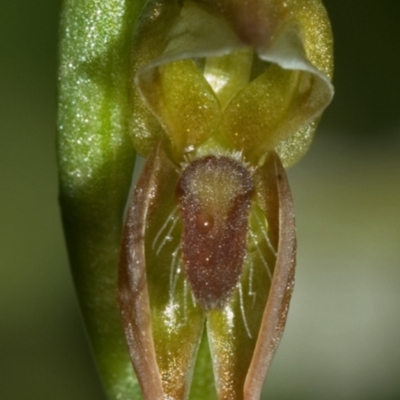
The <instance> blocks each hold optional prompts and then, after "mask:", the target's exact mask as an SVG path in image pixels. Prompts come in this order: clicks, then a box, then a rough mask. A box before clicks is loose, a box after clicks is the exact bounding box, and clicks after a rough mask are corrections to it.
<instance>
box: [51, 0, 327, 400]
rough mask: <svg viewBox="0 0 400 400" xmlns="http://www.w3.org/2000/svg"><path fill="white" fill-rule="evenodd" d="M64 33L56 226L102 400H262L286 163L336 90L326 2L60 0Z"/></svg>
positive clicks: (285, 247)
mask: <svg viewBox="0 0 400 400" xmlns="http://www.w3.org/2000/svg"><path fill="white" fill-rule="evenodd" d="M62 32H63V36H62V45H61V71H60V78H61V79H60V113H59V141H58V149H59V163H60V178H61V179H60V182H61V203H62V209H63V219H64V225H65V231H66V237H67V242H68V247H69V254H70V258H71V265H72V269H73V275H74V280H75V283H76V287H77V291H78V295H79V298H80V303H81V306H82V309H83V314H84V317H85V320H86V323H87V327H88V333H89V336H90V338H91V341H92V346H93V351H94V354H95V356H96V358H97V363H98V366H99V370H100V374H101V375H102V377H103V381H104V384H105V387H106V390H107V393H108V397H109V398H110V399H136V398H140V394H139V386H140V392H141V393H142V395H143V398H144V399H146V400H147V399H151V400H154V399H176V400H178V399H188V398H189V399H213V398H218V399H220V400H222V399H227V400H231V399H232V400H233V399H246V400H250V399H259V398H260V394H261V389H262V384H263V381H264V379H265V376H266V374H267V371H268V367H269V365H270V363H271V360H272V357H273V354H274V351H275V349H276V347H277V345H278V342H279V340H280V338H281V336H282V333H283V329H284V325H285V322H286V318H287V313H288V307H289V302H290V297H291V293H292V290H293V283H294V266H295V252H296V239H295V225H294V213H293V206H292V200H291V195H290V190H289V186H288V182H287V178H286V174H285V170H284V167H287V166H289V165H291V164H293V163H294V162H296V161H297V160H298V159H300V158H301V157H302V156H303V155H304V153H305V152H306V151H307V149H308V147H309V145H310V143H311V141H312V137H313V134H314V132H315V129H316V125H317V122H318V120H319V118H320V116H321V114H322V112H323V110H324V109H325V108H326V106H327V105H328V104H329V102H330V101H331V99H332V96H333V88H332V85H331V83H330V79H331V75H332V38H331V31H330V25H329V21H328V18H327V15H326V11H325V9H324V7H323V5H322V4H321V2H320V1H319V0H287V1H278V0H253V1H250V2H247V1H240V0H197V1H194V0H193V1H185V0H183V1H178V0H157V1H155V0H149V1H136V2H129V1H122V0H111V1H98V0H97V1H95V0H86V1H83V0H82V1H80V2H76V1H75V2H74V1H72V0H71V1H66V3H65V6H64V20H63V29H62ZM132 34H133V37H132ZM135 152H137V153H138V154H140V155H141V156H143V157H146V162H145V165H144V169H143V171H142V173H141V175H140V177H139V180H138V182H137V184H136V186H135V189H134V191H133V193H132V196H131V199H130V200H129V205H128V209H127V212H126V217H125V222H124V226H123V227H122V223H123V210H124V207H125V204H126V202H127V198H128V191H129V187H130V181H131V174H132V169H133V164H134V153H135ZM118 265H119V267H118ZM117 273H118V278H117ZM117 280H118V289H117ZM117 294H118V296H117ZM117 297H118V301H119V312H118V307H117ZM124 336H125V338H124ZM125 340H126V343H127V347H126V344H125ZM128 354H129V356H130V357H129V356H128ZM129 358H130V360H129ZM130 361H132V365H133V367H134V370H135V373H136V377H137V380H136V377H135V375H134V374H133V372H132V367H131V365H130Z"/></svg>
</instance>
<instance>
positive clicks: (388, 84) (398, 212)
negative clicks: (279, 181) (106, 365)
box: [0, 0, 400, 400]
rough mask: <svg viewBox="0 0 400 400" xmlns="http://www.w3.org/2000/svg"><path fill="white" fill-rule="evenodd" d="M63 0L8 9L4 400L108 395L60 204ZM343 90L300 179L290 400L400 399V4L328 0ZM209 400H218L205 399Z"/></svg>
mask: <svg viewBox="0 0 400 400" xmlns="http://www.w3.org/2000/svg"><path fill="white" fill-rule="evenodd" d="M60 4H61V2H60V1H58V0H56V1H55V0H36V1H32V0H16V1H11V0H1V1H0V243H1V245H0V399H4V400H22V399H24V400H25V399H29V400H31V399H32V400H36V399H37V400H46V399H58V400H64V399H65V400H67V399H68V400H69V399H74V400H80V399H82V400H83V399H85V400H91V399H93V400H94V399H100V400H103V399H104V395H103V394H102V390H101V387H100V384H99V380H98V378H97V375H96V371H95V368H94V366H93V363H92V360H91V356H90V352H89V350H88V347H87V344H86V342H85V340H86V339H85V333H84V329H83V326H82V323H81V319H80V315H79V311H78V308H77V301H76V299H75V296H74V290H73V287H72V281H71V277H70V274H69V270H68V264H67V255H66V251H65V247H64V242H63V235H62V229H61V224H60V216H59V210H58V204H57V172H56V161H55V144H54V140H55V139H54V138H55V119H56V74H57V30H58V19H59V11H60ZM325 5H326V7H327V8H328V10H329V12H330V16H331V20H332V24H333V30H334V33H335V51H336V74H335V86H336V96H335V99H334V102H333V104H332V105H331V106H330V108H329V109H328V110H327V112H326V113H325V116H324V118H323V121H322V123H321V125H320V129H319V132H318V134H317V137H316V139H315V142H314V144H313V146H312V148H311V150H310V152H309V153H308V155H307V156H306V157H305V158H304V159H303V160H302V161H301V162H300V163H299V164H298V165H296V166H295V167H294V168H292V169H291V170H290V172H289V177H290V180H291V185H292V189H293V195H294V200H295V207H296V214H297V223H298V242H299V251H298V267H297V284H296V287H295V293H294V297H293V302H292V307H291V311H290V315H289V320H288V325H287V330H286V332H285V335H284V339H283V341H282V343H281V346H280V348H279V350H278V352H277V355H276V358H275V361H274V363H273V366H272V368H271V371H270V374H269V376H268V379H267V385H266V390H265V398H268V399H277V400H289V399H307V400H314V399H315V400H317V399H318V400H321V399H322V400H325V399H336V400H337V399H343V400H358V399H362V400H378V399H379V400H391V399H393V400H395V399H399V398H400V379H399V373H400V159H399V150H400V78H399V72H400V50H399V42H400V23H399V21H400V1H399V0H379V1H376V0H368V1H367V0H364V1H358V0H352V1H348V2H345V1H338V0H326V1H325ZM205 400H206V399H205Z"/></svg>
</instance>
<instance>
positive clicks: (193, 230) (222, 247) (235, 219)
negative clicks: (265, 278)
mask: <svg viewBox="0 0 400 400" xmlns="http://www.w3.org/2000/svg"><path fill="white" fill-rule="evenodd" d="M253 192H254V185H253V181H252V177H251V174H250V172H249V170H248V169H247V168H246V167H245V166H244V165H243V163H241V162H239V161H237V160H235V159H233V158H229V157H222V156H220V157H217V156H207V157H204V158H200V159H197V160H195V161H193V162H191V163H190V164H189V165H188V166H187V167H186V168H185V169H184V170H183V172H182V175H181V177H180V180H179V182H178V187H177V194H178V201H179V208H180V214H181V219H182V223H183V233H182V242H181V249H182V258H183V263H184V266H185V270H186V275H187V279H188V281H189V284H190V286H191V289H192V292H193V294H194V296H195V298H196V299H197V301H198V302H199V304H200V305H201V306H202V307H203V309H205V310H210V309H212V308H220V307H222V306H223V305H224V303H225V302H226V300H227V299H228V298H229V296H230V294H231V293H232V291H233V290H234V288H235V286H236V284H237V283H238V281H239V278H240V274H241V271H242V266H243V261H244V257H245V255H246V237H247V231H248V217H249V210H250V201H251V197H252V194H253Z"/></svg>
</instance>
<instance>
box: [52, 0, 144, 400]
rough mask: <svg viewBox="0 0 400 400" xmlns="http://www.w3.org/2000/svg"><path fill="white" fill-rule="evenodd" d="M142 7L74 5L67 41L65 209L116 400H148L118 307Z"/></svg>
mask: <svg viewBox="0 0 400 400" xmlns="http://www.w3.org/2000/svg"><path fill="white" fill-rule="evenodd" d="M144 2H145V1H144V0H136V1H129V0H66V1H64V5H63V12H62V22H61V41H60V71H59V76H60V80H59V115H58V142H57V151H58V163H59V170H60V202H61V207H62V218H63V222H64V228H65V235H66V241H67V245H68V252H69V257H70V263H71V268H72V274H73V278H74V282H75V286H76V290H77V294H78V297H79V302H80V306H81V310H82V313H83V317H84V320H85V323H86V327H87V333H88V336H89V338H90V341H91V345H92V350H93V353H94V356H95V359H96V363H97V366H98V370H99V372H100V376H101V378H102V381H103V385H104V387H105V390H106V393H107V396H108V398H109V399H110V400H117V399H140V394H139V388H138V384H137V380H136V377H135V375H134V373H133V368H132V366H131V361H130V359H129V356H128V353H127V350H126V344H125V339H124V336H123V333H122V328H121V322H120V317H119V311H118V307H117V301H116V296H117V271H118V253H119V243H120V235H121V229H122V219H123V210H124V207H125V202H126V198H127V195H128V192H129V188H130V183H131V175H132V170H133V166H134V161H135V151H134V149H133V147H132V144H131V140H130V138H129V136H128V125H129V118H130V114H131V110H130V109H129V106H128V83H129V79H128V73H129V56H130V45H131V37H132V33H133V30H134V26H135V23H136V21H137V18H138V15H139V13H140V11H141V9H142V7H143V4H144Z"/></svg>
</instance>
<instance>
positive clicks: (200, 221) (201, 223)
mask: <svg viewBox="0 0 400 400" xmlns="http://www.w3.org/2000/svg"><path fill="white" fill-rule="evenodd" d="M213 226H214V218H213V216H212V215H211V214H207V213H200V214H198V215H197V216H196V229H197V230H198V231H199V233H200V234H202V235H205V234H206V233H208V232H210V230H211V229H212V227H213Z"/></svg>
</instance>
